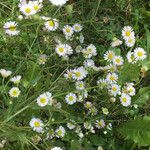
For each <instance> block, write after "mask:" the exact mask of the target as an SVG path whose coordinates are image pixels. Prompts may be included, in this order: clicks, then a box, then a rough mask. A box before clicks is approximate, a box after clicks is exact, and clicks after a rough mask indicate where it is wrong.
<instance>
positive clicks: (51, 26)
mask: <svg viewBox="0 0 150 150" xmlns="http://www.w3.org/2000/svg"><path fill="white" fill-rule="evenodd" d="M47 19H48V21H46V22H45V23H44V25H45V28H46V29H47V30H48V31H56V30H57V29H58V26H59V23H58V20H57V19H51V18H47Z"/></svg>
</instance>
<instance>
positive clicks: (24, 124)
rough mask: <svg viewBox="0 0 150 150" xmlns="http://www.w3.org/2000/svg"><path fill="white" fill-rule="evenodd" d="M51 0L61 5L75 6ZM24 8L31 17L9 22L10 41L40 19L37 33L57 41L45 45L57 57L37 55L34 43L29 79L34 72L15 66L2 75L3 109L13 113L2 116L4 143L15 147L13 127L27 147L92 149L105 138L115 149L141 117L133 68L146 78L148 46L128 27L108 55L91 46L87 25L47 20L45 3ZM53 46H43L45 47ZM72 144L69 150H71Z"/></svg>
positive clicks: (23, 4) (6, 27)
mask: <svg viewBox="0 0 150 150" xmlns="http://www.w3.org/2000/svg"><path fill="white" fill-rule="evenodd" d="M50 1H51V3H52V4H54V5H63V4H65V3H66V2H67V1H66V0H64V1H61V0H60V1H58V3H57V2H55V1H53V0H50ZM18 6H19V11H20V13H21V14H22V15H23V18H22V19H21V20H20V21H19V22H16V21H8V22H6V23H4V26H3V27H4V31H5V33H6V38H9V36H11V37H12V36H14V38H17V37H19V36H21V35H22V30H21V25H20V24H21V22H23V21H26V22H30V21H33V22H34V19H35V18H34V17H35V15H38V20H36V21H38V22H39V24H40V27H41V28H39V27H37V28H38V32H39V33H43V32H44V33H43V35H47V34H48V36H45V37H49V36H50V38H51V39H52V41H47V39H45V41H46V42H45V43H46V44H47V45H48V46H49V42H51V44H52V47H50V49H51V51H49V52H46V51H44V52H42V50H41V51H40V52H37V51H35V53H34V51H32V48H33V47H32V44H31V47H29V51H28V52H27V53H28V54H29V55H30V54H32V55H33V56H34V57H33V58H32V57H31V58H32V63H33V65H32V63H31V69H29V70H30V72H29V77H28V78H27V77H26V76H27V74H26V73H21V72H19V73H18V71H17V69H16V71H15V69H14V68H11V69H12V70H14V71H9V70H5V69H6V68H5V69H1V70H0V73H1V76H2V91H1V96H2V98H3V100H5V101H4V102H3V103H2V104H3V106H2V109H6V110H7V111H8V112H7V113H6V115H4V116H3V117H2V123H1V126H2V133H3V134H2V135H3V137H5V136H6V137H5V138H6V139H7V142H8V143H9V142H10V141H11V140H10V139H9V135H7V134H6V133H7V131H6V129H7V130H8V131H9V132H12V133H13V131H12V130H16V132H18V133H19V136H18V137H19V138H22V137H24V141H23V142H24V144H26V145H28V144H30V145H31V146H33V147H34V148H36V149H37V147H38V146H39V145H40V144H39V143H40V141H41V143H42V144H43V145H44V146H47V148H50V149H53V150H54V149H56V150H57V149H58V150H61V149H71V148H70V147H71V144H72V143H73V142H75V146H74V148H76V149H82V145H85V143H86V142H87V143H88V142H89V141H91V143H92V138H96V137H97V138H99V137H103V139H106V140H105V142H104V143H103V144H101V145H102V146H105V147H107V146H106V145H107V144H106V143H107V142H106V141H107V138H108V139H109V138H110V139H111V136H113V135H114V132H115V131H114V130H115V128H116V127H118V125H120V124H121V123H122V122H125V121H127V120H130V118H133V117H132V115H131V114H130V112H131V111H135V110H136V109H137V107H138V105H137V104H136V101H135V100H134V96H135V95H136V94H137V90H139V89H137V84H139V82H140V80H139V78H140V76H137V75H136V74H135V77H134V70H132V69H135V68H138V69H137V70H136V73H137V71H138V73H139V72H140V68H141V67H142V64H143V61H145V60H146V59H147V57H148V56H147V52H146V50H144V48H142V47H141V46H138V43H137V45H136V37H135V36H136V34H135V32H134V30H133V28H132V27H131V26H125V27H124V28H123V29H122V31H121V32H120V34H121V35H122V36H121V37H118V39H117V38H115V39H114V40H113V42H111V46H110V48H109V49H108V50H106V52H105V53H104V54H103V57H100V56H99V52H100V49H99V48H97V43H86V39H85V40H83V39H84V26H83V25H82V24H80V23H74V24H65V25H64V24H62V22H63V20H59V19H58V18H56V17H55V18H52V16H48V15H47V16H43V15H41V14H40V12H42V9H44V4H43V2H42V1H34V2H32V1H29V2H27V1H20V3H19V5H18ZM36 17H37V16H36ZM19 25H20V26H19ZM27 28H28V27H27ZM30 31H32V30H30V29H29V30H27V31H26V32H29V33H30ZM82 31H83V33H82ZM53 34H54V35H53ZM36 38H38V34H37V35H36ZM36 38H35V39H36ZM121 39H123V40H121ZM10 40H13V39H10ZM45 43H44V41H42V42H40V45H41V47H42V46H43V47H44V45H45ZM38 44H39V43H38ZM123 45H124V46H123ZM122 51H124V55H122ZM35 58H36V59H35ZM51 59H52V60H51ZM55 59H56V61H55V63H54V62H53V61H54V60H55ZM99 60H101V61H99ZM26 61H29V60H28V59H26ZM101 62H103V63H101ZM57 64H58V66H57ZM126 66H130V68H131V70H128V67H126ZM32 67H33V68H32ZM27 71H28V70H27ZM128 71H129V73H127V74H124V72H128ZM20 73H21V75H20ZM33 76H34V77H33ZM128 76H129V77H128ZM130 76H131V78H130ZM136 77H137V78H136ZM46 78H48V79H46ZM26 115H27V117H26ZM8 123H10V126H9V124H8ZM37 135H38V137H40V138H39V141H38V142H37V143H36V140H35V139H34V137H35V136H37ZM106 136H108V137H106ZM33 139H34V140H33ZM16 140H18V139H16ZM21 141H22V139H21ZM45 142H46V144H45ZM59 142H60V143H59ZM61 142H64V144H61ZM65 142H67V143H69V144H66V145H65ZM10 143H11V142H10ZM93 143H94V142H93ZM68 145H69V146H68ZM99 145H100V144H99ZM99 145H94V144H93V146H96V147H98V146H99ZM83 148H84V149H85V147H83Z"/></svg>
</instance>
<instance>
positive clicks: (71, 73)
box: [64, 70, 73, 79]
mask: <svg viewBox="0 0 150 150" xmlns="http://www.w3.org/2000/svg"><path fill="white" fill-rule="evenodd" d="M72 76H73V70H67V72H66V73H65V74H64V77H65V78H66V79H71V78H72Z"/></svg>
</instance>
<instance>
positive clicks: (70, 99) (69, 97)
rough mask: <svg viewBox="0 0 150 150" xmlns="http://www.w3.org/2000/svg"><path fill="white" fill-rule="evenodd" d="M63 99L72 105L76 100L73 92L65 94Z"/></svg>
mask: <svg viewBox="0 0 150 150" xmlns="http://www.w3.org/2000/svg"><path fill="white" fill-rule="evenodd" d="M65 100H66V103H67V104H69V105H73V104H74V103H76V101H77V96H76V94H74V93H69V94H68V95H66V97H65Z"/></svg>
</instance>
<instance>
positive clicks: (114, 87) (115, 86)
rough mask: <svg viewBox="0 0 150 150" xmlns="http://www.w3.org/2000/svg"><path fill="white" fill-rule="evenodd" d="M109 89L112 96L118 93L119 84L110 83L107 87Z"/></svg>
mask: <svg viewBox="0 0 150 150" xmlns="http://www.w3.org/2000/svg"><path fill="white" fill-rule="evenodd" d="M109 91H110V93H111V94H112V95H113V96H117V95H118V94H120V86H119V85H118V84H111V85H110V87H109Z"/></svg>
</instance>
